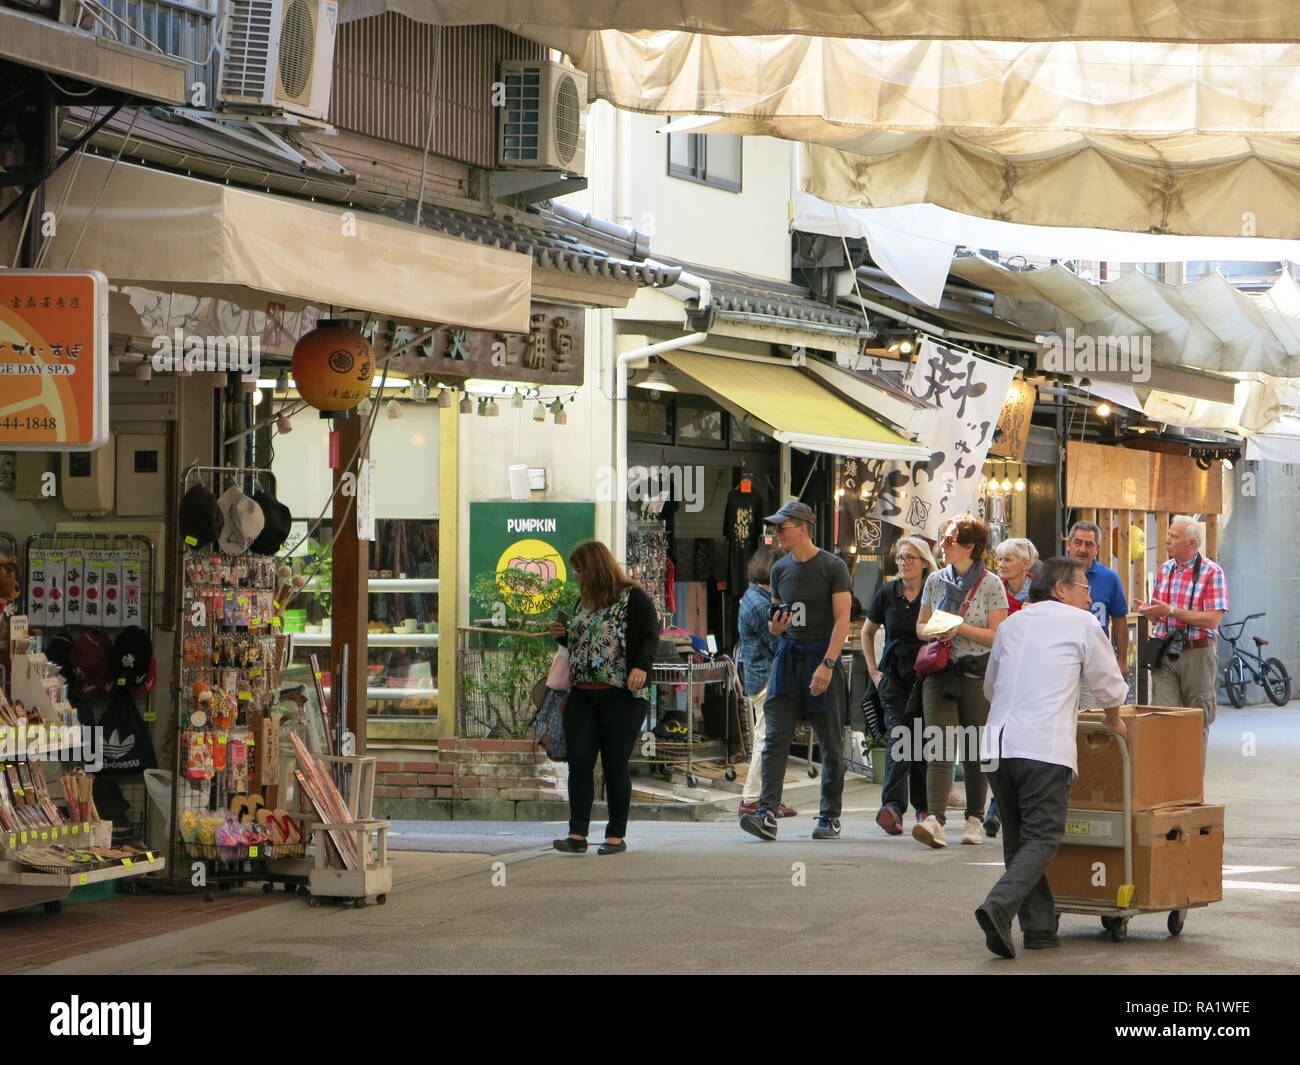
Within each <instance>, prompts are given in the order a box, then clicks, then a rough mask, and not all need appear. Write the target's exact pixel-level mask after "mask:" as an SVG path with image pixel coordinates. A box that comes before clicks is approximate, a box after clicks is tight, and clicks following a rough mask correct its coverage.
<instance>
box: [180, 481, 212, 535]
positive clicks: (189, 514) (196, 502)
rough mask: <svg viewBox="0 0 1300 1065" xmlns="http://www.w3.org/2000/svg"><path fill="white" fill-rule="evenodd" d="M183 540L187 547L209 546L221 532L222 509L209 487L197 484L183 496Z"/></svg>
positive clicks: (181, 518) (181, 519)
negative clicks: (218, 506)
mask: <svg viewBox="0 0 1300 1065" xmlns="http://www.w3.org/2000/svg"><path fill="white" fill-rule="evenodd" d="M180 525H181V540H182V542H183V543H184V544H185V546H186V547H207V546H208V544H210V543H213V542H214V541H215V540H216V539H217V534H218V533H220V532H221V511H220V510H219V509H218V508H217V498H216V496H214V495H213V494H212V493H211V492H210V491H208V489H207V487H206V486H204V485H201V484H196V485H195V486H194V487H193V488H191V489H190V490H189V491H188V492H186V493H185V495H184V496H182V497H181V514H180Z"/></svg>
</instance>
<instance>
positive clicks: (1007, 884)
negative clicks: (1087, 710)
mask: <svg viewBox="0 0 1300 1065" xmlns="http://www.w3.org/2000/svg"><path fill="white" fill-rule="evenodd" d="M989 781H990V783H992V785H993V795H994V797H995V798H996V799H997V800H998V813H999V815H1000V816H1001V817H1002V857H1003V860H1004V861H1005V863H1006V867H1007V871H1006V872H1005V873H1003V874H1002V879H1001V880H999V881H998V882H997V883H996V884H994V885H993V890H992V891H990V892H989V893H988V896H987V898H985V900H984V904H985V905H986V906H996V907H997V908H998V909H1000V910H1001V911H1002V912H1003V913H1005V914H1006V915H1007V917H1008V918H1010V917H1014V916H1017V915H1018V916H1019V917H1020V930H1021V931H1022V932H1055V931H1056V902H1055V900H1054V899H1053V898H1052V889H1051V888H1050V887H1048V885H1047V876H1046V875H1045V874H1046V872H1047V867H1048V866H1049V865H1050V864H1051V863H1052V859H1053V858H1054V857H1056V852H1057V850H1058V848H1059V847H1060V845H1061V838H1062V837H1063V836H1064V835H1065V811H1066V809H1067V807H1068V805H1069V795H1070V769H1069V767H1068V766H1063V765H1053V764H1052V763H1051V762H1037V761H1034V760H1033V759H1030V758H1003V759H1002V760H1001V762H999V763H998V768H997V769H995V770H994V771H993V772H992V773H990V774H989Z"/></svg>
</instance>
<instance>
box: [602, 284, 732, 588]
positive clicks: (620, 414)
mask: <svg viewBox="0 0 1300 1065" xmlns="http://www.w3.org/2000/svg"><path fill="white" fill-rule="evenodd" d="M646 262H647V265H652V266H659V265H661V264H658V263H653V262H652V261H651V260H646ZM665 269H667V267H665ZM678 284H682V285H687V286H689V287H691V288H694V289H695V290H696V292H697V293H698V296H697V299H696V307H697V308H698V309H697V310H695V311H691V312H688V314H687V321H688V323H690V322H692V321H698V322H700V323H701V324H702V325H703V326H704V329H703V331H701V332H696V333H688V334H687V335H686V336H680V337H674V338H673V339H672V340H663V341H660V342H659V343H658V344H649V345H647V346H645V347H641V348H633V349H632V350H631V351H625V352H623V354H621V355H619V356H617V357H616V358H615V361H614V485H615V495H616V498H615V499H614V501H613V502H614V531H613V541H614V542H613V543H611V544H610V545H609V547H610V550H611V551H613V553H614V557H615V558H617V559H618V560H619V561H620V562H626V560H627V500H626V499H624V498H623V494H622V492H623V488H624V486H626V485H627V388H628V378H629V376H630V371H632V370H634V369H641V368H642V367H644V366H646V365H647V364H648V363H649V361H650V358H651V357H652V356H654V355H661V354H663V353H664V352H667V351H676V350H677V349H679V348H688V347H690V346H691V345H692V344H701V343H703V342H704V341H705V340H707V339H708V337H709V334H708V326H709V323H710V322H711V320H712V318H713V309H712V308H713V286H712V285H711V284H710V283H709V282H708V280H706V279H705V278H703V277H697V276H696V275H695V274H688V273H685V272H683V273H682V274H681V275H680V276H679V277H678Z"/></svg>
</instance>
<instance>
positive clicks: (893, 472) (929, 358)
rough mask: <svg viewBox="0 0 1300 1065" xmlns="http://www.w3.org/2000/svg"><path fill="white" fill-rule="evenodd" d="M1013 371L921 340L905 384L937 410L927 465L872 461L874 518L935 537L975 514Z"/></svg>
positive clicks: (921, 463) (869, 474) (923, 463)
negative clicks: (982, 475) (956, 519)
mask: <svg viewBox="0 0 1300 1065" xmlns="http://www.w3.org/2000/svg"><path fill="white" fill-rule="evenodd" d="M1014 376H1015V369H1014V368H1013V367H1010V366H1002V365H1000V364H998V363H995V362H989V361H988V360H986V359H981V358H978V357H977V356H975V355H971V354H968V353H966V352H962V351H957V350H955V349H953V348H949V347H947V346H945V345H943V344H938V343H936V342H934V341H933V340H929V339H925V340H922V341H921V346H920V349H919V351H918V353H917V357H916V361H915V362H914V363H913V364H912V368H911V370H910V371H909V372H908V375H907V379H906V380H905V381H904V382H903V383H904V386H905V387H906V388H907V389H908V391H910V392H911V393H912V394H913V395H914V396H917V397H918V398H920V399H923V400H926V401H927V402H930V403H933V404H934V405H935V406H936V407H938V408H939V418H938V420H937V422H936V424H935V427H934V430H933V432H932V433H931V435H930V437H929V439H928V440H927V441H926V443H927V444H928V446H929V447H930V449H931V451H932V454H931V456H930V460H929V461H928V462H905V463H889V464H888V466H887V467H885V464H884V463H874V464H873V463H868V464H867V475H868V476H870V477H872V478H873V480H877V481H879V483H878V484H877V485H876V486H875V491H876V507H875V509H874V512H873V514H874V516H877V517H881V518H885V519H886V520H888V521H891V522H894V523H898V524H901V525H903V526H905V527H906V528H909V529H915V530H917V531H918V532H920V533H921V534H922V535H923V536H926V537H929V538H931V539H937V538H938V535H939V533H940V532H941V530H942V528H943V525H944V523H945V522H947V521H951V520H952V519H953V518H954V517H956V516H957V515H958V514H961V513H963V512H965V511H968V510H971V509H972V508H973V507H974V506H975V504H976V501H977V498H978V495H979V486H980V470H981V468H982V467H983V465H984V460H985V458H986V457H987V456H988V451H989V445H990V444H991V443H992V442H993V430H994V429H995V428H996V427H997V424H998V416H999V415H1000V414H1001V412H1002V407H1003V404H1004V402H1005V401H1006V398H1007V392H1008V390H1009V389H1010V388H1011V380H1012V378H1013V377H1014Z"/></svg>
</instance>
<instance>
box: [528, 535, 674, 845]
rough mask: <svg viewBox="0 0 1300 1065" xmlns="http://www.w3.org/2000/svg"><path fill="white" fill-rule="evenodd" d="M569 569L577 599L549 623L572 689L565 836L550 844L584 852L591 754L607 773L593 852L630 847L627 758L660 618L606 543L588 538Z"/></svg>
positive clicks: (642, 711)
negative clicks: (602, 819) (564, 652)
mask: <svg viewBox="0 0 1300 1065" xmlns="http://www.w3.org/2000/svg"><path fill="white" fill-rule="evenodd" d="M569 568H570V569H571V570H572V571H573V576H574V577H575V578H576V579H577V581H578V586H579V587H580V588H581V590H582V599H581V601H580V603H579V606H578V608H577V609H576V610H575V611H574V614H573V617H572V618H570V619H569V622H568V625H567V627H566V626H565V625H564V624H563V623H562V622H559V621H555V622H552V623H551V629H550V631H551V635H552V636H554V637H555V638H556V640H557V641H558V642H559V643H560V644H562V645H564V646H566V647H568V648H569V662H570V676H571V687H570V689H569V696H568V698H567V699H566V700H565V703H564V735H565V740H566V742H567V744H568V749H569V835H568V836H567V837H566V838H565V839H557V840H555V841H554V847H555V849H556V850H557V851H561V852H563V853H566V854H581V853H583V852H584V851H586V849H587V832H588V829H589V828H590V824H591V805H592V803H593V802H594V801H595V797H596V793H595V783H594V779H593V774H594V771H595V768H596V755H597V754H599V755H600V760H601V765H602V766H603V767H604V770H605V798H606V801H607V802H608V803H609V823H608V824H607V825H606V826H605V842H604V843H603V844H602V845H601V846H600V847H599V848H598V849H597V851H596V853H597V854H621V853H622V852H623V851H625V850H627V843H626V841H625V840H624V838H623V837H624V836H625V835H626V833H627V817H628V812H629V810H630V809H631V807H632V777H631V775H630V774H629V773H628V760H629V759H630V758H631V757H632V749H633V747H635V745H636V741H637V737H638V736H640V734H641V726H642V724H643V723H644V722H645V716H646V702H645V700H644V699H643V698H641V696H640V694H639V693H640V692H641V691H642V690H644V688H645V686H646V681H647V680H648V679H649V676H650V670H651V668H652V666H653V664H654V655H655V651H656V649H657V648H658V646H659V632H660V626H659V615H658V613H657V612H656V610H655V607H654V604H653V603H652V602H651V601H650V597H649V596H648V595H646V593H645V592H644V591H642V590H641V588H640V587H639V586H638V585H637V584H636V583H635V582H634V581H632V580H631V578H629V577H628V575H627V574H626V573H624V572H623V569H622V567H621V566H619V564H618V561H617V560H616V559H615V558H614V556H613V555H612V554H611V553H610V550H609V548H607V547H606V546H605V545H604V544H602V543H601V542H600V541H598V540H588V541H586V542H585V543H581V544H579V545H578V546H577V547H575V548H574V549H573V554H571V555H570V556H569Z"/></svg>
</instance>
